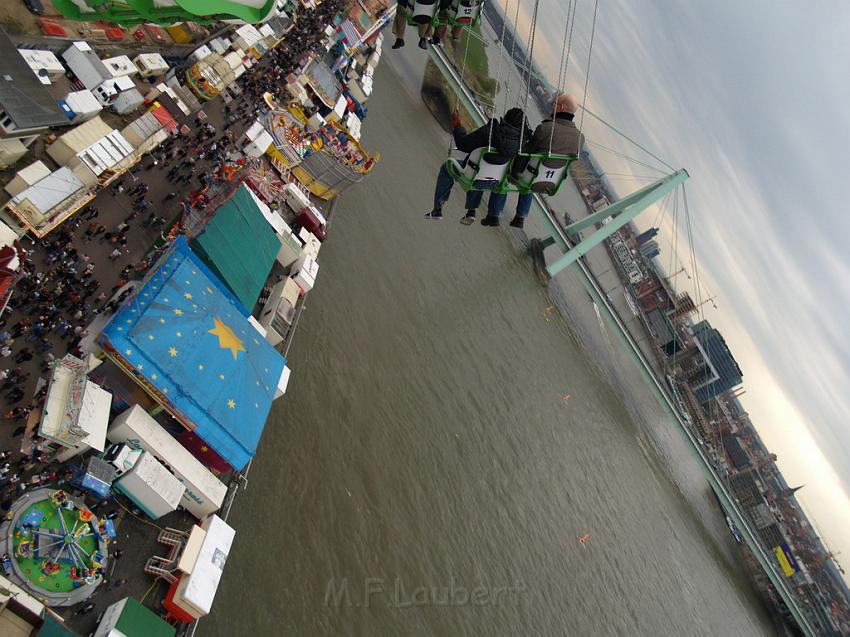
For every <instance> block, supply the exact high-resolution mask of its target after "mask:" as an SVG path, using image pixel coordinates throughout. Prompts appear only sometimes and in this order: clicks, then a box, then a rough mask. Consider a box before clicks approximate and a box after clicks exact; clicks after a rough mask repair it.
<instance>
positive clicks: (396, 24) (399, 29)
mask: <svg viewBox="0 0 850 637" xmlns="http://www.w3.org/2000/svg"><path fill="white" fill-rule="evenodd" d="M404 14H405V12H404V9H402V8H401V6H399V7H398V9H397V10H396V12H395V18H393V35H394V36H395V42H394V43H393V48H394V49H400V48H401V47H403V46H404V30H405V29H406V28H407V18H406V17H405V15H404Z"/></svg>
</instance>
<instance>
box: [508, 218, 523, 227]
mask: <svg viewBox="0 0 850 637" xmlns="http://www.w3.org/2000/svg"><path fill="white" fill-rule="evenodd" d="M524 223H525V219H523V218H522V217H514V218H513V219H511V223H510V226H511V228H522V226H523V224H524Z"/></svg>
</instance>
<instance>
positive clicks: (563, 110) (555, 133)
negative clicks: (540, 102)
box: [481, 93, 584, 228]
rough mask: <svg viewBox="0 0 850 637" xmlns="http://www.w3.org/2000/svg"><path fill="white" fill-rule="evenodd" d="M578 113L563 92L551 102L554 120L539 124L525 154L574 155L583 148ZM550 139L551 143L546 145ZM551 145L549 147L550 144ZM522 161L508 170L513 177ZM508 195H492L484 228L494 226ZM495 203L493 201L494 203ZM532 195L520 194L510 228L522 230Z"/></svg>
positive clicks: (572, 100)
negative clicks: (553, 105)
mask: <svg viewBox="0 0 850 637" xmlns="http://www.w3.org/2000/svg"><path fill="white" fill-rule="evenodd" d="M577 110H578V101H577V100H576V98H575V97H574V96H573V95H570V94H569V93H564V94H563V95H559V96H558V99H557V100H555V118H554V119H547V120H544V121H543V122H541V123H540V125H539V126H538V127H537V128H536V129H535V130H534V133H533V134H532V135H531V139H530V140H529V142H528V144H527V145H525V144H524V145H525V148H524V149H523V150H524V152H527V153H532V154H534V153H541V154H543V153H549V152H551V153H553V154H556V155H578V154H579V153H580V152H581V147H582V146H583V145H584V135H582V134H581V132H579V130H578V127H577V126H576V125H575V122H573V118H574V117H575V112H576V111H577ZM550 140H551V142H550ZM550 144H551V145H550ZM525 166H526V162H520V161H516V162H514V165H513V166H512V168H511V172H512V173H513V174H514V175H517V174H519V173H521V172H522V171H523V170H524V169H525ZM507 198H508V196H507V195H505V194H499V193H493V194H491V195H490V201H489V202H488V207H487V216H486V217H485V218H484V219H482V220H481V223H482V224H483V225H485V226H498V225H499V216H500V215H501V214H502V211H503V210H504V209H505V203H506V201H507ZM494 200H495V202H494ZM531 202H532V196H531V195H530V194H520V195H519V200H518V201H517V206H516V215H515V216H514V218H513V220H512V221H511V223H510V225H511V226H512V227H514V228H522V227H523V224H524V223H525V219H526V217H528V213H529V212H530V211H531Z"/></svg>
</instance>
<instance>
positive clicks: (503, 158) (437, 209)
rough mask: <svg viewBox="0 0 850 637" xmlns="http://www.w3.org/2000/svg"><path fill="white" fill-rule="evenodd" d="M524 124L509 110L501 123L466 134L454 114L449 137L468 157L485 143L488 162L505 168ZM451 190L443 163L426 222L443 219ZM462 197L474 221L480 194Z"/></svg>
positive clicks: (492, 122)
mask: <svg viewBox="0 0 850 637" xmlns="http://www.w3.org/2000/svg"><path fill="white" fill-rule="evenodd" d="M524 121H525V115H524V113H523V111H522V109H521V108H512V109H510V110H509V111H507V112H506V113H505V116H504V117H503V118H502V119H501V121H499V120H496V119H491V120H490V121H489V122H487V123H486V124H484V126H482V127H480V128H478V129H476V130H474V131H472V132H471V133H468V134H467V132H466V129H464V127H463V126H461V124H460V117H459V116H458V114H457V112H454V113H452V135H453V137H454V142H455V145H456V146H457V148H458V150H461V151H463V152H465V153H471V152H472V151H474V150H475V149H477V148H486V147H487V145H488V143H489V145H490V147H491V148H492V149H493V150H494V151H495V152H496V153H497V155H496V157H491V158H490V161H491V162H492V163H496V164H500V163H501V164H506V163H508V162H509V161H510V160H511V159H513V158H514V157H516V154H517V153H518V152H519V143H520V127H521V126H522V125H523V122H524ZM491 129H492V132H491ZM465 161H466V160H464V163H465ZM452 186H454V180H453V179H452V176H451V174H449V170H448V168H446V164H445V163H443V165H442V166H441V167H440V173H439V174H438V175H437V185H436V187H435V189H434V207H433V208H432V209H431V212H429V213H428V214H426V215H425V218H426V219H442V218H443V204H444V203H446V202H447V201H448V200H449V196H450V195H451V193H452ZM466 197H467V201H466V202H467V209H470V208H471V209H472V210H471V212H472V220H474V219H475V209H476V208H477V207H478V204H479V203H481V191H480V190H470V191H469V192H468V193H467V195H466ZM491 201H492V196H491ZM467 216H468V215H467ZM466 219H467V217H464V221H463V223H465V224H466V225H469V224H470V223H472V221H466Z"/></svg>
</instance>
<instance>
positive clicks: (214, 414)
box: [98, 237, 286, 469]
mask: <svg viewBox="0 0 850 637" xmlns="http://www.w3.org/2000/svg"><path fill="white" fill-rule="evenodd" d="M98 342H99V343H100V344H101V345H102V346H103V347H104V349H105V350H106V352H107V354H108V355H109V356H110V357H111V358H112V359H113V360H114V361H115V362H116V363H117V364H118V365H119V366H121V367H123V368H124V370H125V371H127V372H128V373H129V374H131V375H132V376H133V378H134V379H135V380H136V381H137V382H139V383H140V384H141V385H142V386H143V387H144V388H145V389H146V390H147V392H148V393H149V394H151V396H153V397H154V399H155V400H156V401H157V402H159V403H160V404H161V405H162V406H163V407H165V409H166V410H167V411H168V412H170V413H171V414H172V415H173V416H174V417H175V418H176V419H177V420H178V421H180V422H181V423H182V424H183V425H184V426H185V427H186V428H187V429H189V430H192V431H193V433H194V434H195V435H197V436H198V437H200V438H201V439H202V440H203V441H204V442H205V443H206V444H207V445H209V446H210V447H211V448H212V449H213V450H214V451H215V452H216V454H218V455H219V456H220V457H221V458H222V459H223V460H224V461H225V462H226V463H227V464H228V465H230V466H231V467H233V468H234V469H242V468H243V467H244V466H245V465H246V464H247V463H248V461H249V460H250V459H251V457H252V456H253V455H254V452H255V451H256V449H257V444H258V443H259V440H260V436H261V434H262V431H263V427H264V426H265V422H266V417H267V416H268V413H269V409H270V408H271V404H272V400H273V399H274V394H275V390H276V388H277V384H278V380H279V379H280V376H281V373H282V372H283V367H284V364H285V363H286V359H285V358H284V357H283V356H281V355H280V354H279V353H278V352H277V350H275V349H274V348H273V347H272V346H271V345H269V344H268V343H267V342H266V341H265V340H264V339H263V338H262V336H261V335H260V334H259V332H257V330H256V329H255V328H254V327H253V326H252V325H251V324H250V323H249V322H248V320H247V319H246V318H245V316H244V314H243V311H242V307H241V305H240V303H239V302H238V301H237V299H236V298H235V297H234V296H233V294H232V293H231V292H230V291H229V290H228V289H227V288H226V287H225V286H224V284H223V283H221V282H220V281H219V280H218V279H217V277H216V276H215V275H214V274H213V273H212V272H211V271H210V270H209V269H208V268H207V267H206V266H205V265H204V264H203V262H202V261H201V260H200V259H199V258H198V256H197V255H195V254H194V253H193V252H192V250H191V249H190V248H189V245H188V243H187V242H186V239H185V237H178V238H177V239H176V240H175V241H174V243H173V244H172V246H171V247H170V248H169V250H168V252H167V253H166V254H165V255H164V256H163V257H162V258H161V259H160V261H159V262H158V263H157V265H156V266H155V267H154V268H153V269H152V270H151V272H150V273H149V275H148V276H147V278H146V279H145V280H144V281H143V283H142V285H141V286H140V287H139V288H137V289H136V292H135V294H133V295H132V296H131V297H129V298H128V299H127V301H126V302H125V303H124V305H123V306H122V307H121V308H120V309H119V310H118V312H117V313H116V314H115V315H114V316H113V317H112V320H111V321H110V322H109V324H108V325H107V326H106V327H105V328H104V329H103V331H102V332H101V334H100V336H99V337H98Z"/></svg>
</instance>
